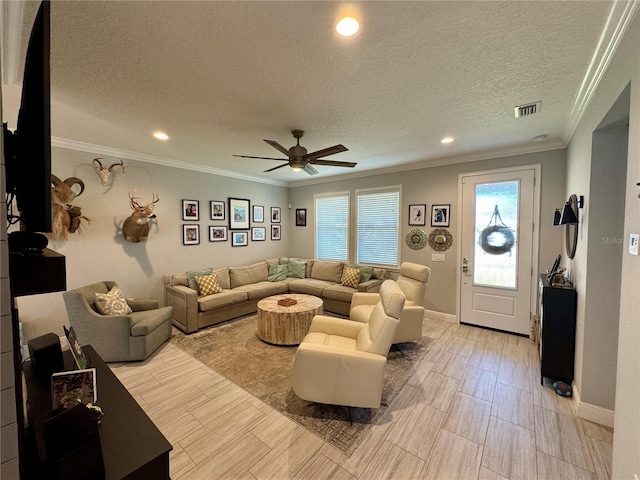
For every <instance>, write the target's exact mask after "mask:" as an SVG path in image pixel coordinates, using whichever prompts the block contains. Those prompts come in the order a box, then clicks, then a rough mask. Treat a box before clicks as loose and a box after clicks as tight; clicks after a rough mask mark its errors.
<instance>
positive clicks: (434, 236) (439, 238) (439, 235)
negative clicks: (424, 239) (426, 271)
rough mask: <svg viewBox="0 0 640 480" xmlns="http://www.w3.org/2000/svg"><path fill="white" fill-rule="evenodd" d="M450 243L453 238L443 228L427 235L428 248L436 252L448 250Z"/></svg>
mask: <svg viewBox="0 0 640 480" xmlns="http://www.w3.org/2000/svg"><path fill="white" fill-rule="evenodd" d="M452 243H453V237H452V236H451V233H449V230H447V229H445V228H436V229H435V230H433V231H432V232H431V233H430V234H429V246H430V247H431V248H432V249H434V250H435V251H437V252H444V251H445V250H449V248H451V244H452Z"/></svg>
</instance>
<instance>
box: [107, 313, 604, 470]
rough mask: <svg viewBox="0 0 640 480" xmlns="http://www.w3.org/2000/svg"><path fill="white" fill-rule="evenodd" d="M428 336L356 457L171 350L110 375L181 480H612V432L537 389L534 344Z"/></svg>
mask: <svg viewBox="0 0 640 480" xmlns="http://www.w3.org/2000/svg"><path fill="white" fill-rule="evenodd" d="M213 328H215V327H213ZM424 334H425V335H426V336H428V337H430V338H432V339H433V340H434V341H435V344H434V346H433V348H432V349H431V350H430V351H429V352H428V353H427V355H426V356H425V357H424V359H423V361H422V362H421V363H420V365H419V366H418V368H417V371H416V373H415V375H413V377H412V378H411V379H410V381H409V382H408V383H407V385H406V386H405V387H404V388H403V390H402V391H401V392H400V394H399V395H398V396H397V397H396V399H395V400H394V402H393V403H392V404H391V405H390V406H389V408H388V409H387V411H386V412H385V414H384V415H383V418H382V419H381V420H380V421H379V422H378V423H377V424H376V425H375V426H373V428H372V429H371V433H370V434H369V435H368V436H367V438H366V439H365V440H364V441H363V442H362V444H361V445H360V446H359V447H358V449H357V450H356V452H355V453H354V454H353V455H352V456H351V457H346V456H345V455H343V454H342V453H341V452H340V451H338V450H336V449H335V448H333V447H331V446H330V445H328V444H326V443H325V442H323V441H321V440H320V439H318V438H317V437H316V436H314V435H313V434H311V433H309V432H308V431H306V430H305V429H303V428H302V427H300V426H298V425H297V424H295V423H294V422H292V421H291V420H289V419H288V418H286V417H285V416H283V415H281V414H279V413H278V412H276V411H275V410H273V409H272V408H270V407H269V406H267V405H265V404H264V403H262V402H261V401H260V400H258V399H257V398H255V397H253V396H252V395H250V394H248V393H247V392H245V391H244V390H242V389H241V388H239V387H237V386H236V385H234V384H232V383H231V382H229V381H228V380H226V379H225V378H223V377H222V376H220V375H218V374H217V373H216V372H214V371H212V370H210V369H208V368H207V367H205V366H204V365H203V364H201V363H200V362H199V361H197V360H196V359H194V358H193V357H191V356H189V355H187V354H186V353H184V352H182V351H181V350H180V349H178V348H176V347H175V346H173V345H171V344H166V345H165V346H163V347H162V348H161V349H160V350H159V351H158V352H157V353H155V354H154V355H153V356H152V357H151V358H150V359H148V360H147V361H146V362H142V363H127V364H112V365H111V366H112V369H113V370H114V372H115V373H116V375H117V376H118V377H119V378H120V380H121V381H122V382H123V384H124V385H125V386H126V387H127V388H128V389H129V391H130V392H131V393H132V395H133V396H134V397H135V398H136V400H137V401H138V402H139V403H140V405H141V406H142V408H144V410H145V411H146V412H147V414H148V415H149V416H150V417H151V419H152V420H153V421H154V422H155V423H156V425H157V426H158V428H159V429H160V430H161V431H162V432H163V433H164V435H165V436H166V437H167V439H168V440H169V441H170V442H171V444H172V445H173V452H172V453H171V478H172V479H174V480H192V479H203V480H204V479H207V480H209V479H246V480H262V479H325V478H326V479H356V478H357V479H375V480H384V479H399V480H402V479H423V478H424V479H446V480H453V479H465V480H467V479H478V480H489V479H505V478H507V479H512V480H516V479H518V480H519V479H560V478H571V479H609V478H610V477H611V456H612V449H613V431H612V430H611V429H610V428H606V427H603V426H600V425H597V424H594V423H591V422H587V421H585V420H582V419H580V418H578V417H575V416H574V411H573V404H572V401H571V400H569V399H566V398H562V397H559V396H557V395H556V394H555V393H553V391H551V390H550V389H549V388H544V387H542V386H541V385H540V377H539V361H538V356H537V352H536V349H535V347H534V346H533V344H532V343H530V342H529V340H528V339H527V338H522V337H517V336H512V335H507V334H503V333H498V332H493V331H490V330H484V329H479V328H474V327H469V326H466V325H454V324H451V323H447V322H442V321H439V320H434V319H429V318H425V323H424ZM274 348H278V347H274Z"/></svg>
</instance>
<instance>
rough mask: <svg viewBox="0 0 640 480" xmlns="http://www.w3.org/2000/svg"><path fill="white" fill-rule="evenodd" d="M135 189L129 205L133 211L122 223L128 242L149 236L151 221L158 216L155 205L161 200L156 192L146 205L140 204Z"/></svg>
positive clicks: (123, 233)
mask: <svg viewBox="0 0 640 480" xmlns="http://www.w3.org/2000/svg"><path fill="white" fill-rule="evenodd" d="M135 193H136V192H135V190H134V191H133V193H129V206H131V209H132V210H133V213H132V214H131V215H129V216H128V217H127V218H126V219H125V221H124V223H123V224H122V235H123V236H124V239H125V240H126V241H127V242H134V243H137V242H142V241H143V240H146V239H147V238H148V237H149V223H150V222H151V221H152V220H153V219H154V218H156V214H155V213H153V207H155V205H156V203H158V202H159V201H160V198H159V197H158V196H157V195H156V194H155V193H154V194H153V199H152V200H151V202H150V203H147V204H146V205H140V204H139V203H138V202H136V198H141V197H136V196H134V195H135Z"/></svg>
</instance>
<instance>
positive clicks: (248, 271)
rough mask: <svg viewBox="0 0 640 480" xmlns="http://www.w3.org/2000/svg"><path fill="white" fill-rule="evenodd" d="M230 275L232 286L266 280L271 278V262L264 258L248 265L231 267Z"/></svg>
mask: <svg viewBox="0 0 640 480" xmlns="http://www.w3.org/2000/svg"><path fill="white" fill-rule="evenodd" d="M229 277H230V278H231V288H236V287H241V286H242V285H251V284H253V283H258V282H266V281H267V280H268V278H269V264H268V263H267V262H266V261H264V260H263V261H261V262H257V263H253V264H251V265H247V266H246V267H231V268H229Z"/></svg>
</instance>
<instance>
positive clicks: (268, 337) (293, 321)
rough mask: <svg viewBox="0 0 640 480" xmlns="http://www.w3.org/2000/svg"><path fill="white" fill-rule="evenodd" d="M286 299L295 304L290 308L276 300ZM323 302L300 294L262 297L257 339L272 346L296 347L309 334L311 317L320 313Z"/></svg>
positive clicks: (257, 323)
mask: <svg viewBox="0 0 640 480" xmlns="http://www.w3.org/2000/svg"><path fill="white" fill-rule="evenodd" d="M285 298H292V299H294V300H295V301H296V302H297V303H296V304H295V305H291V306H290V307H287V306H284V305H278V300H282V299H285ZM322 303H323V302H322V299H321V298H318V297H314V296H313V295H303V294H300V293H288V294H283V295H274V296H273V297H267V298H263V299H262V300H260V301H259V302H258V319H257V320H256V334H257V335H258V338H260V340H264V341H265V342H268V343H273V344H274V345H298V344H299V343H300V342H301V341H302V339H303V338H304V336H305V335H306V334H307V332H308V331H309V326H310V325H311V320H313V317H314V316H316V315H320V314H321V313H322Z"/></svg>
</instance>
